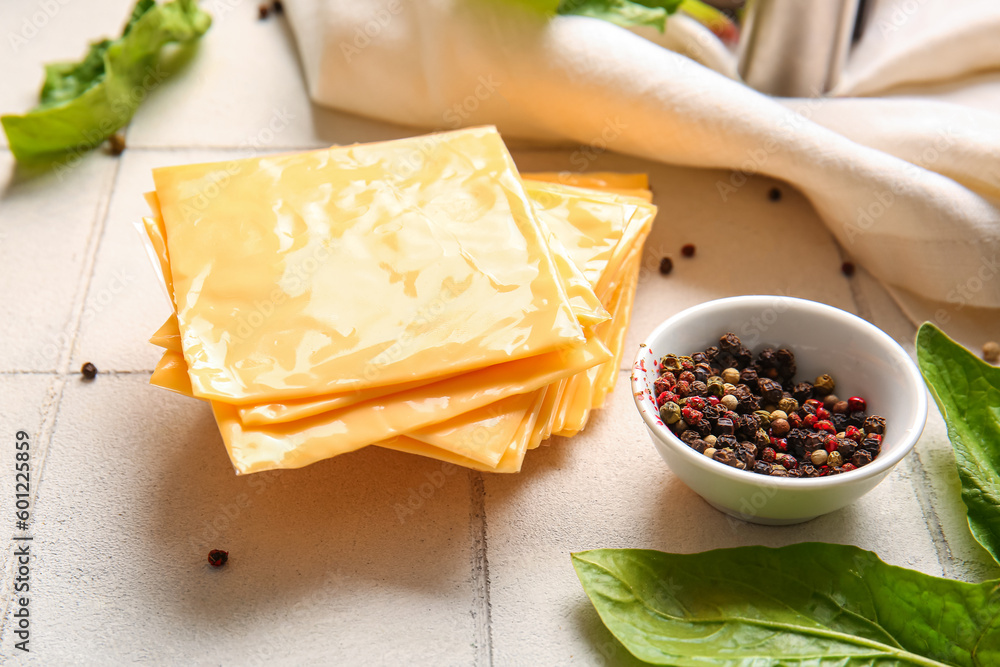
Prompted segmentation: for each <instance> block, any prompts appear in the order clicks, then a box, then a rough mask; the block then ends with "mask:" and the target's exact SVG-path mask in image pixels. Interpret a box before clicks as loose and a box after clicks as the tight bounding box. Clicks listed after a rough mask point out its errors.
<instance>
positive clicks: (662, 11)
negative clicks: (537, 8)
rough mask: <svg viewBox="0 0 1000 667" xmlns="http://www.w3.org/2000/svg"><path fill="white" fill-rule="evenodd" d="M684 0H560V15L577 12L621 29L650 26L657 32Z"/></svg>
mask: <svg viewBox="0 0 1000 667" xmlns="http://www.w3.org/2000/svg"><path fill="white" fill-rule="evenodd" d="M683 1H684V0H635V1H632V0H562V2H560V3H559V9H558V12H559V13H560V14H577V15H579V16H589V17H591V18H595V19H603V20H605V21H610V22H611V23H614V24H615V25H620V26H622V27H624V28H628V27H631V26H640V25H649V26H653V27H654V28H656V29H657V30H659V31H660V32H663V31H664V29H665V28H666V22H667V16H669V15H670V14H673V13H674V12H675V11H677V8H678V7H679V6H680V5H681V3H682V2H683Z"/></svg>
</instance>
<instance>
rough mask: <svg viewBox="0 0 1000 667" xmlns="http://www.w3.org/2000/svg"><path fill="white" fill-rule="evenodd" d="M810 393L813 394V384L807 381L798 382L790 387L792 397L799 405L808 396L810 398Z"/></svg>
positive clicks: (807, 398)
mask: <svg viewBox="0 0 1000 667" xmlns="http://www.w3.org/2000/svg"><path fill="white" fill-rule="evenodd" d="M812 394H813V386H812V384H811V383H809V382H800V383H798V384H797V385H795V386H794V387H792V398H794V399H795V400H796V401H798V402H799V405H802V404H803V403H805V402H806V401H808V400H809V399H810V398H812Z"/></svg>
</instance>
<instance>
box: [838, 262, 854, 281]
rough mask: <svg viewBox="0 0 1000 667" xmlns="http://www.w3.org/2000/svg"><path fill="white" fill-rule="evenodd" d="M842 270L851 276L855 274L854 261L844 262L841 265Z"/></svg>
mask: <svg viewBox="0 0 1000 667" xmlns="http://www.w3.org/2000/svg"><path fill="white" fill-rule="evenodd" d="M840 272H841V273H843V274H844V275H845V276H847V277H848V278H850V277H851V276H853V275H854V262H844V263H843V264H841V265H840Z"/></svg>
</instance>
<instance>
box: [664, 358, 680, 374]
mask: <svg viewBox="0 0 1000 667" xmlns="http://www.w3.org/2000/svg"><path fill="white" fill-rule="evenodd" d="M660 368H662V369H663V370H665V371H670V372H671V373H674V372H680V371H681V360H680V359H678V358H677V355H674V354H668V355H665V356H664V357H663V358H662V359H660Z"/></svg>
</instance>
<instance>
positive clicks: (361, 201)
mask: <svg viewBox="0 0 1000 667" xmlns="http://www.w3.org/2000/svg"><path fill="white" fill-rule="evenodd" d="M414 159H416V160H418V161H419V165H418V168H414V167H413V165H412V164H411V161H412V160H414ZM153 178H154V181H155V183H156V193H157V196H158V198H159V203H160V207H161V212H162V216H163V222H164V226H165V229H166V240H167V250H168V253H169V257H170V272H171V276H172V279H173V285H174V300H175V304H176V307H177V317H178V323H179V326H180V331H181V340H182V345H183V349H184V356H185V359H186V360H187V363H188V368H189V373H190V375H191V381H192V388H193V390H194V392H195V394H196V395H197V396H199V397H203V398H213V399H217V400H222V401H227V402H229V403H233V404H245V403H261V402H265V401H272V400H285V399H294V398H301V397H308V396H314V395H318V394H329V393H342V392H347V391H353V390H359V389H366V388H370V387H377V386H386V385H394V384H397V383H400V382H409V381H414V380H419V379H422V378H433V377H438V376H441V375H446V374H454V373H460V372H465V371H469V370H475V369H479V368H484V367H487V366H491V365H494V364H498V363H504V362H509V361H511V360H515V359H522V358H528V357H531V356H534V355H539V354H544V353H547V352H551V351H552V350H555V349H558V348H560V347H563V346H566V345H570V344H574V343H580V342H582V341H583V340H584V335H583V331H582V328H581V326H580V324H579V323H578V322H577V320H576V318H575V317H574V316H573V313H572V310H571V308H570V305H569V302H568V297H567V295H566V293H565V291H564V290H563V287H562V283H561V281H560V280H559V279H558V278H557V273H556V268H555V266H554V264H553V259H552V257H551V254H550V251H549V249H548V247H547V245H546V244H545V242H544V239H543V236H542V232H541V230H540V229H539V227H538V224H537V222H536V221H535V218H534V216H533V213H532V211H531V205H530V202H529V201H528V198H527V195H526V194H525V192H524V188H523V186H522V184H521V181H520V178H519V177H518V174H517V171H516V169H515V167H514V164H513V161H512V160H511V158H510V155H509V154H508V152H507V149H506V147H505V146H504V145H503V142H502V141H501V139H500V136H499V134H498V133H497V132H496V130H495V129H494V128H472V129H467V130H459V131H455V132H447V133H442V134H436V135H430V136H426V137H416V138H413V139H404V140H399V141H392V142H382V143H377V144H364V145H357V146H348V147H340V148H332V149H326V150H320V151H312V152H306V153H298V154H294V155H278V156H264V157H257V158H251V159H247V160H235V161H231V162H229V163H223V162H219V163H210V164H197V165H185V166H179V167H166V168H161V169H157V170H154V172H153ZM262 201H266V202H271V205H270V206H261V205H260V202H262ZM219 248H225V250H226V251H225V252H218V249H219Z"/></svg>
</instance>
